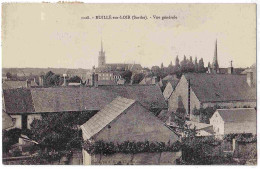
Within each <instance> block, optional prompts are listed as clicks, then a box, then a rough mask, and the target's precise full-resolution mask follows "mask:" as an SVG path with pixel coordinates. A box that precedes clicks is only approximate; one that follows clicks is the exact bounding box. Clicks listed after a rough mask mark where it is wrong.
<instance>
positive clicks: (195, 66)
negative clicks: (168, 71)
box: [194, 57, 199, 72]
mask: <svg viewBox="0 0 260 169" xmlns="http://www.w3.org/2000/svg"><path fill="white" fill-rule="evenodd" d="M198 70H199V65H198V60H197V57H195V63H194V71H195V72H198Z"/></svg>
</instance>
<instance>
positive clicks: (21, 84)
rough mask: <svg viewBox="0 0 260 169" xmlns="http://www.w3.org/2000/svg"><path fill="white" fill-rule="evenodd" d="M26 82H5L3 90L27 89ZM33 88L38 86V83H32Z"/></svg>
mask: <svg viewBox="0 0 260 169" xmlns="http://www.w3.org/2000/svg"><path fill="white" fill-rule="evenodd" d="M26 83H27V82H26V81H4V82H3V84H2V88H3V89H17V88H26ZM31 86H32V87H34V86H38V85H37V83H35V82H34V81H31Z"/></svg>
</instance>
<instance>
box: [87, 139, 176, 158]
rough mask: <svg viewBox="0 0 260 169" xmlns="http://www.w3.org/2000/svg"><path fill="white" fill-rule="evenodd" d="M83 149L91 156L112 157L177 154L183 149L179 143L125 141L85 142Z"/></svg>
mask: <svg viewBox="0 0 260 169" xmlns="http://www.w3.org/2000/svg"><path fill="white" fill-rule="evenodd" d="M83 148H84V149H85V150H86V151H87V152H88V153H90V154H104V155H110V154H114V153H125V154H129V153H133V154H136V153H143V152H151V153H152V152H177V151H179V150H180V149H181V143H180V142H179V141H177V142H175V143H172V144H170V143H168V144H165V143H164V142H155V143H154V142H151V143H150V142H149V141H144V142H131V141H125V142H123V143H120V144H119V143H117V144H114V143H112V142H104V141H102V140H101V141H96V142H94V143H91V142H89V141H85V142H84V144H83Z"/></svg>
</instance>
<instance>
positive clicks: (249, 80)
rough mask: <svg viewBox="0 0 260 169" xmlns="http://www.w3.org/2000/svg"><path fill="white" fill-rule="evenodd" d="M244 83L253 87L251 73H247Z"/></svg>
mask: <svg viewBox="0 0 260 169" xmlns="http://www.w3.org/2000/svg"><path fill="white" fill-rule="evenodd" d="M246 81H247V84H248V86H250V87H253V72H247V74H246Z"/></svg>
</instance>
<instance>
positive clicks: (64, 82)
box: [63, 74, 68, 86]
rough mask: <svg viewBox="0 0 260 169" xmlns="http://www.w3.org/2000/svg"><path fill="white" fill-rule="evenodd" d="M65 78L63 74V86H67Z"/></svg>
mask: <svg viewBox="0 0 260 169" xmlns="http://www.w3.org/2000/svg"><path fill="white" fill-rule="evenodd" d="M66 77H67V74H63V78H64V81H63V86H67V85H68V84H67V80H66Z"/></svg>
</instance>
